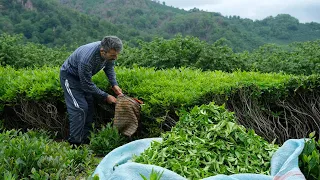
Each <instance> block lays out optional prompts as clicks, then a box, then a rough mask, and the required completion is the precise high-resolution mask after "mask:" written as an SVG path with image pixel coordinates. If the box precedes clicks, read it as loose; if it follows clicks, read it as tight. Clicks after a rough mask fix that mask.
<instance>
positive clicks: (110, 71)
mask: <svg viewBox="0 0 320 180" xmlns="http://www.w3.org/2000/svg"><path fill="white" fill-rule="evenodd" d="M103 70H104V72H105V73H106V76H107V77H108V79H109V82H110V84H111V86H112V90H113V91H114V92H115V93H116V94H117V95H118V96H120V95H122V89H121V88H120V87H119V86H118V83H117V79H116V73H115V72H114V61H112V62H107V63H106V65H105V68H104V69H103Z"/></svg>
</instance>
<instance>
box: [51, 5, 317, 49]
mask: <svg viewBox="0 0 320 180" xmlns="http://www.w3.org/2000/svg"><path fill="white" fill-rule="evenodd" d="M56 1H59V2H60V3H61V4H63V5H64V6H67V7H70V8H74V9H76V10H78V11H80V12H83V13H86V14H91V15H92V16H97V17H99V18H102V19H106V20H108V21H110V22H112V23H114V24H117V25H123V26H125V27H130V28H134V29H135V30H136V31H138V32H139V33H140V34H142V36H143V37H145V36H144V34H145V32H147V34H148V35H149V36H150V35H152V36H161V37H165V38H171V37H173V36H174V35H175V34H177V33H181V34H183V35H192V36H196V37H198V38H200V39H201V40H205V41H207V42H209V43H213V42H215V41H216V40H218V39H220V38H223V37H224V38H226V39H227V40H228V41H229V45H230V46H231V47H232V48H233V49H234V50H237V51H240V50H244V49H249V50H252V49H255V48H257V47H258V46H260V45H262V44H264V43H277V44H288V43H291V42H295V41H309V40H315V39H320V24H319V23H299V21H298V19H296V18H294V17H292V16H290V15H287V14H280V15H277V16H276V17H272V16H270V17H267V18H265V19H263V20H261V21H253V20H250V19H243V18H240V17H239V16H229V17H224V16H222V15H221V14H220V13H215V12H205V11H201V10H199V9H196V8H195V9H192V10H189V11H185V10H181V9H178V8H173V7H169V6H166V5H165V4H160V3H156V2H154V1H150V0H97V1H91V0H56ZM145 40H148V38H145Z"/></svg>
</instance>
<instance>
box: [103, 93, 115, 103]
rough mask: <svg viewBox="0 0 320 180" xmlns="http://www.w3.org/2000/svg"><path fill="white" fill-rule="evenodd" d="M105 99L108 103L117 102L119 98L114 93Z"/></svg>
mask: <svg viewBox="0 0 320 180" xmlns="http://www.w3.org/2000/svg"><path fill="white" fill-rule="evenodd" d="M104 101H105V102H107V103H108V104H112V103H116V102H117V99H116V98H115V97H114V96H112V95H108V96H107V97H106V99H105V100H104Z"/></svg>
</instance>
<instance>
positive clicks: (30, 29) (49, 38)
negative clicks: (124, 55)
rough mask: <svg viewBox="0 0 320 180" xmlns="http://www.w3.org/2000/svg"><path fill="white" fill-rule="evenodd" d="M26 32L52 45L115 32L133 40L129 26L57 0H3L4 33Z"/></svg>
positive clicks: (0, 8) (0, 28)
mask: <svg viewBox="0 0 320 180" xmlns="http://www.w3.org/2000/svg"><path fill="white" fill-rule="evenodd" d="M2 33H8V34H20V33H21V34H23V35H24V37H25V38H26V39H27V40H28V41H31V42H34V43H41V44H46V45H48V46H62V45H66V46H68V47H70V46H77V45H79V44H83V43H86V42H90V41H96V40H100V39H101V38H102V37H103V36H105V35H107V34H114V35H117V36H119V37H120V38H122V39H124V40H129V39H128V37H130V38H132V37H134V36H132V35H129V33H128V30H127V29H126V28H122V27H120V26H117V25H114V24H112V23H110V22H108V21H107V20H100V19H99V18H98V17H89V16H87V15H85V14H82V13H79V12H77V11H75V10H72V9H70V8H66V7H63V6H62V5H60V4H59V3H57V2H55V1H53V0H0V34H2Z"/></svg>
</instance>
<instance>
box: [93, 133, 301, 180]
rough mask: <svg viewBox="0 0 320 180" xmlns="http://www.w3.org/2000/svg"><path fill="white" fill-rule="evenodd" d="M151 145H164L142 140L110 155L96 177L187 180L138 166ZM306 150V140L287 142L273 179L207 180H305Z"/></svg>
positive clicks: (229, 179) (222, 179)
mask: <svg viewBox="0 0 320 180" xmlns="http://www.w3.org/2000/svg"><path fill="white" fill-rule="evenodd" d="M152 141H162V139H161V138H147V139H140V140H136V141H133V142H130V143H128V144H125V145H123V146H120V147H118V148H116V149H114V150H113V151H111V152H110V153H109V154H107V155H106V156H105V157H104V158H103V159H102V161H101V162H100V164H99V165H98V166H97V168H96V170H95V172H94V174H93V176H94V175H98V176H99V178H100V179H101V180H141V179H142V177H141V175H140V174H142V175H144V176H145V177H148V178H149V176H150V174H151V171H152V170H154V171H157V172H163V175H162V178H161V179H163V180H186V178H184V177H182V176H180V175H178V174H177V173H175V172H173V171H170V170H168V169H165V168H162V167H159V166H155V165H146V164H140V163H135V162H132V161H131V158H132V156H133V155H139V154H141V153H142V152H143V151H144V150H145V149H147V148H148V147H149V146H150V144H151V142H152ZM303 147H304V139H290V140H287V141H286V142H285V143H284V144H283V145H282V146H281V147H280V148H279V149H278V150H277V152H275V154H274V155H273V156H272V159H271V172H270V174H271V176H266V175H261V174H234V175H229V176H226V175H216V176H212V177H207V178H204V180H305V177H304V176H303V174H302V173H301V171H300V169H299V166H298V157H299V155H300V153H301V152H302V150H303Z"/></svg>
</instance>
